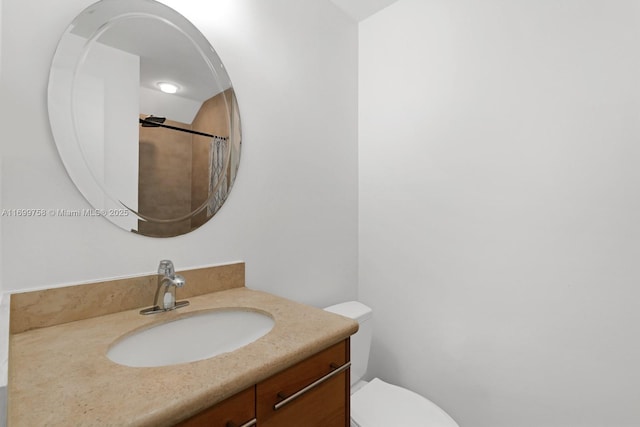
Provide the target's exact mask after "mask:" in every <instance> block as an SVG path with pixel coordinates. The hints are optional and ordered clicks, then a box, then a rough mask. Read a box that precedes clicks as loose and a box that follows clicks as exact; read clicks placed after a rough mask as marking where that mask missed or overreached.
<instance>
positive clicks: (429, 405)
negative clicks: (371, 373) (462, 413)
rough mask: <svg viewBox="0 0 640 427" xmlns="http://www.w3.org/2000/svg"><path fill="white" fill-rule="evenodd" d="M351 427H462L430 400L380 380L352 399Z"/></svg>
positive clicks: (373, 382) (353, 395) (369, 384)
mask: <svg viewBox="0 0 640 427" xmlns="http://www.w3.org/2000/svg"><path fill="white" fill-rule="evenodd" d="M351 425H352V426H355V427H389V426H394V427H458V424H457V423H456V422H455V421H454V420H453V419H452V418H451V417H450V416H449V415H448V414H447V413H446V412H444V411H443V410H442V409H440V407H438V406H437V405H436V404H435V403H433V402H431V401H430V400H429V399H427V398H425V397H423V396H420V395H419V394H417V393H414V392H412V391H410V390H407V389H405V388H402V387H398V386H395V385H392V384H388V383H386V382H384V381H382V380H381V379H379V378H375V379H373V380H371V381H370V382H369V383H368V384H366V385H365V386H363V387H362V388H360V389H359V390H357V391H356V392H354V393H353V394H352V395H351Z"/></svg>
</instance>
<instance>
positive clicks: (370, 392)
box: [325, 301, 458, 427]
mask: <svg viewBox="0 0 640 427" xmlns="http://www.w3.org/2000/svg"><path fill="white" fill-rule="evenodd" d="M325 310H326V311H330V312H332V313H336V314H340V315H342V316H345V317H349V318H351V319H354V320H357V321H358V324H359V326H360V328H359V329H358V332H356V333H355V334H354V335H353V336H351V427H390V426H393V427H458V424H457V423H456V422H455V421H454V420H453V418H451V417H450V416H449V415H448V414H447V413H446V412H445V411H443V410H442V409H441V408H440V407H438V405H436V404H435V403H433V402H431V401H430V400H429V399H427V398H425V397H423V396H421V395H419V394H417V393H414V392H413V391H410V390H407V389H405V388H402V387H398V386H396V385H393V384H389V383H386V382H384V381H382V380H381V379H379V378H374V379H373V380H371V381H369V382H367V381H362V378H363V377H364V374H365V373H366V371H367V364H368V362H369V350H370V348H371V336H372V334H373V327H372V325H371V321H370V320H371V316H372V310H371V308H369V307H367V306H366V305H364V304H362V303H361V302H358V301H349V302H345V303H341V304H336V305H332V306H331V307H327V308H325Z"/></svg>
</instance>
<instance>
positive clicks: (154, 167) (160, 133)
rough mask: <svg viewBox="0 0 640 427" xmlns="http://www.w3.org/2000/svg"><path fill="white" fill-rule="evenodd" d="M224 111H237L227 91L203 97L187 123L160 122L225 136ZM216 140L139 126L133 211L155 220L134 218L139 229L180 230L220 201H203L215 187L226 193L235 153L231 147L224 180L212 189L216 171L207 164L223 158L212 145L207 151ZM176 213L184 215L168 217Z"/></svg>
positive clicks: (167, 233) (194, 223)
mask: <svg viewBox="0 0 640 427" xmlns="http://www.w3.org/2000/svg"><path fill="white" fill-rule="evenodd" d="M227 109H230V110H231V111H233V112H235V111H237V104H236V101H235V96H234V95H233V91H232V90H231V89H229V90H227V91H225V92H223V93H220V94H218V95H216V96H214V97H212V98H210V99H208V100H207V101H205V102H204V103H203V104H202V106H201V107H200V109H199V111H198V113H197V114H196V116H195V117H194V120H193V122H192V123H182V122H177V121H173V120H169V119H167V120H166V122H165V124H167V125H171V126H176V127H180V128H183V129H189V130H196V131H199V132H203V133H208V134H212V135H216V136H220V137H223V138H227V139H228V138H229V136H230V131H229V121H228V115H229V113H228V111H227ZM150 114H153V112H143V114H141V115H140V117H141V118H144V117H146V116H148V115H150ZM233 115H234V114H232V116H233ZM232 121H234V120H232ZM238 126H239V124H238ZM238 137H239V134H238ZM212 139H213V140H214V141H213V142H214V143H212ZM215 140H216V138H210V137H206V136H200V135H193V134H189V133H186V132H180V131H175V130H171V129H166V128H161V127H142V126H141V127H140V135H139V141H140V144H139V145H140V146H139V154H140V155H139V159H140V160H139V180H138V184H139V188H138V209H139V213H140V215H141V216H143V217H148V218H153V219H154V220H155V221H152V222H149V221H144V220H139V221H138V222H139V224H138V232H139V233H141V234H144V235H147V236H175V235H180V234H184V233H187V232H189V231H190V230H193V229H195V228H198V227H200V226H201V225H202V224H204V223H205V222H206V220H207V219H208V218H209V217H210V216H211V215H213V214H214V213H215V212H216V211H217V210H218V209H219V207H220V205H221V203H220V204H216V205H214V206H207V202H208V201H209V199H210V198H211V196H212V192H213V191H214V190H215V191H217V192H219V191H225V194H226V191H227V190H228V188H229V186H230V185H231V184H233V182H231V175H230V171H231V170H236V169H237V164H238V158H239V151H237V152H236V150H234V149H233V148H232V150H231V151H232V154H231V159H232V161H231V162H230V163H231V164H230V167H229V168H227V169H226V170H225V171H224V175H225V177H224V182H222V183H221V185H219V186H214V187H215V188H212V186H211V176H212V173H215V168H212V163H214V164H224V162H225V159H224V158H223V159H220V158H218V157H219V154H218V152H217V151H216V150H215V149H214V150H212V148H215ZM233 145H235V144H232V146H233ZM238 145H239V143H238ZM234 175H235V174H234ZM223 201H224V200H222V202H223ZM193 212H195V214H192V213H193ZM180 217H182V218H184V219H182V220H179V221H175V220H174V221H168V220H170V219H173V218H180ZM157 220H160V221H157ZM162 220H167V222H161V221H162Z"/></svg>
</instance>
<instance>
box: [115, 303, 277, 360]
mask: <svg viewBox="0 0 640 427" xmlns="http://www.w3.org/2000/svg"><path fill="white" fill-rule="evenodd" d="M273 325H274V321H273V319H272V318H271V317H269V316H268V315H266V314H262V313H258V312H255V311H247V310H243V309H230V310H218V311H208V312H204V313H196V314H193V315H192V316H188V317H183V318H180V319H177V320H174V321H170V322H167V323H161V324H159V325H156V326H153V327H151V328H148V329H143V330H141V331H139V332H134V333H133V334H131V335H128V336H126V337H125V338H123V339H121V340H119V341H116V342H115V344H113V345H112V346H111V348H110V349H109V351H108V352H107V357H108V358H109V359H111V360H112V361H114V362H116V363H118V364H120V365H126V366H132V367H151V366H167V365H175V364H178V363H187V362H195V361H197V360H204V359H208V358H210V357H213V356H216V355H218V354H222V353H226V352H229V351H233V350H236V349H238V348H240V347H242V346H245V345H247V344H249V343H252V342H253V341H255V340H257V339H258V338H260V337H261V336H263V335H265V334H266V333H267V332H269V331H270V330H271V328H273Z"/></svg>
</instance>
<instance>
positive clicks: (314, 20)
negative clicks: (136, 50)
mask: <svg viewBox="0 0 640 427" xmlns="http://www.w3.org/2000/svg"><path fill="white" fill-rule="evenodd" d="M92 2H93V0H61V1H56V2H42V1H36V0H4V3H3V15H2V19H3V22H2V29H3V31H4V32H5V34H11V37H3V38H2V41H3V46H2V54H3V61H4V62H3V65H2V79H1V80H0V129H1V131H0V132H1V134H0V136H1V138H0V141H1V147H0V149H1V152H0V155H1V156H2V158H3V170H2V173H3V176H2V184H3V188H2V198H3V199H2V202H3V206H4V207H5V208H59V209H77V208H84V207H88V206H87V205H86V202H85V201H84V199H83V198H82V197H81V195H80V194H79V193H78V191H77V190H76V189H75V187H74V185H73V184H72V183H71V181H70V180H69V179H68V177H67V176H66V173H65V170H64V168H63V166H62V163H61V161H60V159H59V156H58V154H57V152H56V148H55V144H54V141H53V139H52V136H51V133H50V130H49V124H48V118H47V109H46V88H47V75H48V70H49V66H50V62H51V59H52V56H53V53H54V50H55V47H56V44H57V40H58V38H59V37H60V35H61V34H62V32H63V31H64V30H65V29H66V27H67V25H68V24H69V23H70V22H71V20H72V19H73V18H74V17H75V16H76V15H77V14H78V13H79V12H80V11H81V10H82V9H83V8H84V7H86V6H88V5H89V4H91V3H92ZM167 3H169V2H167ZM170 5H171V6H172V7H174V8H175V9H177V10H178V11H180V12H181V13H182V14H183V15H185V16H186V17H187V18H188V19H190V20H192V22H194V23H195V24H196V26H198V27H200V28H201V30H202V31H203V33H204V34H205V36H207V38H208V39H209V40H210V41H211V42H212V44H213V45H214V48H215V49H216V50H217V52H218V54H219V55H220V57H221V58H222V60H223V62H224V64H225V66H226V68H227V70H228V72H229V74H230V76H231V78H232V80H233V83H234V87H235V89H236V94H237V97H238V101H239V105H240V112H241V116H242V124H243V137H244V139H243V142H244V143H243V151H242V160H241V163H240V169H239V175H238V177H237V179H236V182H235V186H234V188H233V191H232V192H231V195H230V197H229V198H228V200H227V202H226V203H225V205H224V206H223V207H222V209H221V210H220V211H219V212H218V213H217V214H216V216H215V217H214V218H213V219H212V220H211V221H209V222H208V223H207V224H205V225H204V226H203V227H201V228H200V229H198V230H196V231H195V232H193V233H190V234H187V235H185V236H181V237H176V238H170V239H154V238H148V237H143V236H139V235H135V234H132V233H127V232H125V231H122V230H120V229H119V228H117V227H115V226H114V225H112V224H111V223H109V222H108V221H106V220H104V219H102V218H94V217H87V218H78V217H71V218H70V217H66V218H52V217H46V218H31V219H28V218H7V217H4V218H2V231H3V236H2V248H3V260H2V265H3V266H4V268H3V270H2V281H3V283H4V287H5V290H9V291H19V290H24V289H33V288H40V287H50V286H57V285H62V284H67V283H72V282H82V281H87V280H97V279H103V278H111V277H116V276H126V275H136V274H142V273H150V272H155V270H156V268H157V264H158V261H159V260H161V259H164V258H169V259H172V260H173V261H174V263H175V264H176V268H177V269H184V268H187V267H193V266H199V265H210V264H217V263H225V262H230V261H236V260H244V261H246V263H247V264H246V265H247V284H248V286H249V287H252V288H254V289H262V290H266V291H270V292H273V293H275V294H278V295H282V296H285V297H289V298H292V299H295V300H298V301H302V302H307V303H311V304H314V305H318V306H323V305H325V304H330V303H335V302H338V301H340V300H345V299H348V298H354V297H355V296H356V290H357V289H356V288H357V285H356V283H357V26H356V24H355V23H353V22H351V21H349V20H348V19H347V18H346V17H345V16H344V15H343V14H342V13H341V12H340V11H339V10H338V9H337V8H336V7H335V6H333V5H332V4H331V3H330V2H327V1H326V0H309V1H305V2H304V6H302V5H301V4H300V2H296V1H293V0H273V1H269V2H264V1H261V0H234V1H226V0H220V1H216V2H207V3H206V4H205V3H203V2H201V1H199V0H180V1H177V0H176V1H172V2H171V4H170ZM35 29H37V31H36V30H35ZM187 286H188V284H187Z"/></svg>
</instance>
